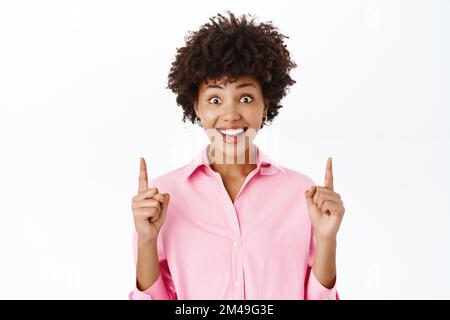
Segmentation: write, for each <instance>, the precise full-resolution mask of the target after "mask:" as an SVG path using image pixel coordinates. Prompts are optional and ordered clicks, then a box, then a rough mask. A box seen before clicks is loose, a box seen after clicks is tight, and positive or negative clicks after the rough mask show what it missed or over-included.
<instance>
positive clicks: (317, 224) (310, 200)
mask: <svg viewBox="0 0 450 320" xmlns="http://www.w3.org/2000/svg"><path fill="white" fill-rule="evenodd" d="M305 197H306V202H307V204H308V211H309V218H310V220H311V224H312V226H313V229H314V233H315V235H316V237H317V238H318V239H320V240H324V241H329V240H336V236H337V232H338V230H339V227H340V225H341V222H342V218H343V217H344V212H345V208H344V203H343V202H342V200H341V196H340V195H339V194H338V193H336V192H334V187H333V167H332V161H331V158H328V161H327V167H326V171H325V186H323V187H320V186H312V187H311V188H309V190H307V191H306V192H305Z"/></svg>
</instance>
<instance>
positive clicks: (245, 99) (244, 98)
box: [241, 96, 253, 103]
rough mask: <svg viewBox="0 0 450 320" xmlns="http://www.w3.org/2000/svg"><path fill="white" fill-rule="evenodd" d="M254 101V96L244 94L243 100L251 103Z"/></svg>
mask: <svg viewBox="0 0 450 320" xmlns="http://www.w3.org/2000/svg"><path fill="white" fill-rule="evenodd" d="M252 101H253V98H252V97H251V96H243V97H242V98H241V102H244V103H250V102H252Z"/></svg>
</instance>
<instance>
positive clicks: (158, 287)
mask: <svg viewBox="0 0 450 320" xmlns="http://www.w3.org/2000/svg"><path fill="white" fill-rule="evenodd" d="M160 236H161V233H160V234H159V235H158V239H157V250H158V259H159V270H160V274H159V276H158V279H156V281H155V283H153V284H152V285H151V286H150V288H148V289H146V290H145V291H141V290H139V289H138V288H137V285H136V284H135V286H134V288H133V290H132V291H131V292H130V293H129V295H128V299H129V300H176V299H177V294H176V292H175V287H174V284H173V280H172V277H171V275H170V270H169V266H168V264H167V258H166V255H165V253H164V246H163V244H162V238H161V237H160ZM133 253H134V261H135V263H136V262H137V233H136V230H134V232H133Z"/></svg>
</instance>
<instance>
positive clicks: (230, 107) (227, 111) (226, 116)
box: [221, 102, 241, 122]
mask: <svg viewBox="0 0 450 320" xmlns="http://www.w3.org/2000/svg"><path fill="white" fill-rule="evenodd" d="M221 118H222V120H223V121H227V122H233V121H237V120H240V119H241V115H240V113H239V110H238V108H237V106H236V105H235V104H234V103H233V102H230V103H227V104H226V105H224V108H223V113H222V117H221Z"/></svg>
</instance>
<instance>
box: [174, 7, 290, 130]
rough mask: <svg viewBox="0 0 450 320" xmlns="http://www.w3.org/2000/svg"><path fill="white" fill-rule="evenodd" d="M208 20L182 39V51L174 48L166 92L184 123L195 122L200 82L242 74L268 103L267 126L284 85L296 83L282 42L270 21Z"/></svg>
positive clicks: (234, 18) (280, 97)
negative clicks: (255, 84) (256, 83)
mask: <svg viewBox="0 0 450 320" xmlns="http://www.w3.org/2000/svg"><path fill="white" fill-rule="evenodd" d="M227 13H228V14H229V18H226V17H224V16H223V15H221V14H220V13H219V14H218V15H217V16H216V17H211V18H209V20H210V21H211V23H206V24H204V25H203V26H201V28H200V29H199V30H198V31H196V32H189V34H188V35H187V36H186V37H185V42H186V43H185V46H184V47H182V48H177V54H176V57H175V61H174V62H172V67H171V69H170V73H169V76H168V86H167V88H168V89H171V90H172V91H173V92H174V93H175V95H176V102H177V104H178V105H179V106H181V107H182V108H183V119H182V120H183V122H186V119H188V120H189V121H191V122H192V123H193V124H195V123H197V124H198V123H199V119H198V118H197V116H196V114H195V110H194V103H195V101H197V98H198V87H199V84H200V83H201V81H204V82H205V84H207V81H208V80H213V81H215V80H218V79H220V78H221V77H222V76H226V77H227V79H228V81H230V82H234V81H236V80H237V79H239V77H241V76H243V75H248V76H251V77H253V78H255V79H256V80H258V81H259V83H260V84H261V87H262V91H263V96H264V100H265V101H267V102H268V112H267V118H266V122H264V123H263V124H262V126H261V128H262V127H263V126H264V124H265V123H268V122H271V121H272V120H273V119H274V118H275V117H276V116H277V115H278V109H280V108H281V107H282V106H281V105H280V104H279V103H280V100H281V99H282V98H283V97H284V96H285V95H286V93H287V88H288V86H291V85H293V84H294V83H295V80H293V79H291V77H290V76H289V71H290V70H291V69H292V68H295V67H296V66H297V65H296V64H295V62H294V61H293V60H291V57H290V54H289V51H288V50H287V49H286V45H285V44H284V43H283V38H289V37H287V36H285V35H282V34H280V33H279V32H278V29H277V28H276V27H275V26H273V25H272V23H271V22H267V23H260V24H255V23H254V18H252V19H251V20H250V21H249V20H247V18H246V16H245V15H242V16H241V17H240V19H237V18H236V17H235V15H234V14H233V13H231V12H230V11H227Z"/></svg>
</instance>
